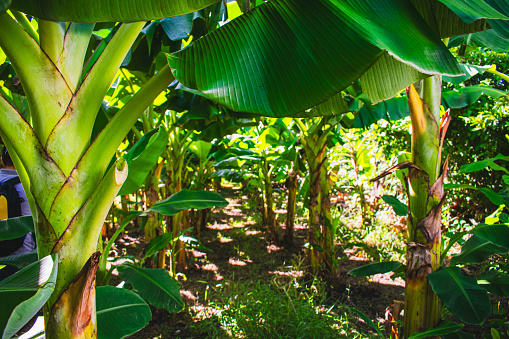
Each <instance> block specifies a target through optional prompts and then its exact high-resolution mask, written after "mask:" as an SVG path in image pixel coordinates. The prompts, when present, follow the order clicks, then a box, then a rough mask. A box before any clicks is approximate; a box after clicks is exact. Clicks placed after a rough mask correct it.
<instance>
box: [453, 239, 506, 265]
mask: <svg viewBox="0 0 509 339" xmlns="http://www.w3.org/2000/svg"><path fill="white" fill-rule="evenodd" d="M508 251H509V249H508V248H506V247H500V246H496V245H494V244H493V243H491V242H490V241H488V240H485V239H483V238H481V237H478V236H476V235H472V236H471V237H470V238H469V239H468V240H467V241H466V242H465V243H464V244H463V247H462V248H461V253H460V254H458V255H457V256H454V257H452V259H451V265H456V264H457V263H466V264H477V263H480V262H483V261H484V260H486V259H487V258H489V257H490V256H491V255H493V254H495V253H498V254H504V253H507V252H508Z"/></svg>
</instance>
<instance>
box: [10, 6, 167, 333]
mask: <svg viewBox="0 0 509 339" xmlns="http://www.w3.org/2000/svg"><path fill="white" fill-rule="evenodd" d="M19 14H20V15H23V14H21V13H19ZM26 23H28V24H29V22H28V20H27V21H26ZM38 23H39V28H38V35H35V33H33V32H32V35H31V34H29V33H28V32H27V30H25V29H23V28H22V27H21V26H20V25H19V24H18V23H17V22H16V21H15V20H14V19H13V18H12V17H11V16H10V15H9V14H7V13H3V14H0V32H2V34H0V47H1V48H2V50H3V51H4V53H5V54H6V55H7V57H8V60H9V61H10V62H11V65H12V66H13V68H14V70H15V71H16V75H17V77H18V78H19V80H20V82H21V84H22V85H23V90H24V93H25V96H26V98H27V100H28V103H29V107H30V113H31V123H29V122H28V121H26V120H25V119H24V118H23V116H22V114H21V113H20V112H19V111H18V109H17V108H16V106H15V105H13V104H12V103H11V102H10V101H9V99H7V98H6V97H4V96H3V95H2V94H0V111H1V112H2V114H0V137H1V138H2V140H3V142H4V143H5V145H6V147H7V149H8V150H9V153H10V154H11V156H12V158H13V162H14V165H15V167H16V169H17V171H18V174H19V176H20V179H21V182H22V184H23V187H24V189H25V192H26V193H27V199H28V202H29V204H30V209H31V211H32V215H33V218H34V224H35V231H36V234H37V250H38V255H39V258H42V257H44V256H47V255H49V254H56V253H58V273H57V279H56V283H55V288H54V292H53V294H52V295H51V296H50V298H49V299H48V301H47V303H46V305H45V306H44V319H45V332H46V338H48V339H52V338H58V339H65V338H96V337H97V327H96V310H95V286H94V285H95V283H94V280H95V273H96V270H97V266H98V262H99V257H100V254H99V253H96V249H97V244H98V239H99V236H100V235H101V230H102V226H103V224H104V220H105V218H106V216H107V214H108V211H109V210H110V207H111V205H112V202H113V200H114V199H115V197H116V196H117V193H118V191H119V189H120V187H121V186H122V184H123V182H124V181H125V179H126V177H127V172H128V166H127V163H126V161H125V160H124V159H119V160H117V162H116V164H115V165H114V166H111V167H109V164H110V163H111V160H112V157H113V156H114V155H115V152H116V150H117V148H118V145H120V143H121V142H122V140H123V139H124V138H125V136H126V134H127V133H128V131H129V130H130V129H131V127H132V126H133V125H134V123H135V122H136V121H137V119H138V117H139V116H140V114H141V113H142V112H143V110H144V109H145V108H146V107H147V106H148V105H149V104H150V103H151V102H152V101H153V100H154V99H155V97H156V96H157V95H158V94H159V93H161V92H162V91H163V90H165V89H166V88H167V86H168V84H169V83H171V81H172V80H173V79H174V78H173V76H172V74H171V71H170V69H169V67H163V69H161V70H160V71H159V72H158V73H157V74H156V75H155V76H154V77H152V78H151V79H150V80H149V82H148V83H147V86H144V87H142V88H140V89H139V91H138V92H137V93H136V94H135V95H134V96H133V97H132V98H131V99H130V100H129V101H128V102H127V103H126V104H125V105H124V106H123V107H122V108H121V109H120V110H119V111H118V112H117V113H116V114H115V116H114V117H113V118H111V120H110V121H109V122H108V123H107V124H106V126H105V127H104V128H103V129H102V131H101V132H100V133H99V134H98V135H97V136H96V137H95V139H93V140H91V134H92V130H93V127H94V124H95V120H96V115H97V112H98V111H99V108H100V106H101V104H102V101H103V98H104V96H105V94H106V92H107V91H108V89H109V88H110V85H111V83H112V81H113V79H114V78H115V75H116V73H117V70H118V69H119V67H120V65H121V64H122V61H123V60H124V58H125V55H126V54H127V53H128V52H129V49H130V47H131V46H132V44H133V43H134V42H135V40H136V38H137V36H138V34H139V32H140V31H141V29H142V28H143V27H144V25H145V23H144V22H135V23H127V24H119V28H118V30H117V32H116V33H115V35H114V36H113V37H112V39H111V40H110V41H109V43H108V44H107V45H106V47H105V48H104V49H103V50H101V51H100V52H98V53H99V54H100V55H99V56H98V58H97V60H96V62H95V63H94V64H93V65H91V66H90V68H89V69H88V71H87V72H84V71H83V69H84V66H85V64H84V58H85V55H86V53H87V50H88V46H89V42H90V39H91V36H92V31H93V28H94V24H88V23H69V24H67V25H65V24H64V23H60V22H50V21H45V20H39V21H38Z"/></svg>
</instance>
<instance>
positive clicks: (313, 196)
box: [302, 133, 335, 277]
mask: <svg viewBox="0 0 509 339" xmlns="http://www.w3.org/2000/svg"><path fill="white" fill-rule="evenodd" d="M302 141H303V142H302V144H303V147H304V150H305V152H306V159H307V162H308V168H309V206H308V209H309V218H308V227H309V229H308V244H309V248H308V249H307V265H308V273H309V274H310V275H312V276H316V275H318V274H319V273H325V272H326V273H327V274H328V275H329V276H330V277H334V276H335V269H334V264H333V262H334V258H333V255H334V239H332V234H331V232H330V225H332V219H331V213H330V207H331V203H330V184H329V176H328V172H327V170H328V160H327V137H326V133H323V134H322V135H318V134H317V133H315V134H311V135H308V136H305V137H304V138H303V139H302ZM322 266H323V267H322Z"/></svg>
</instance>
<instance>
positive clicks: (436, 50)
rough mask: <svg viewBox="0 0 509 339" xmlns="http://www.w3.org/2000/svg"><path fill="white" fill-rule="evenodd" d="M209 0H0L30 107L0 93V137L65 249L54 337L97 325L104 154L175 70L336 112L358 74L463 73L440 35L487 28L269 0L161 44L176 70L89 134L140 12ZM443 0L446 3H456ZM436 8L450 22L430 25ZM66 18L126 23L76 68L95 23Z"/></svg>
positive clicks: (263, 105)
mask: <svg viewBox="0 0 509 339" xmlns="http://www.w3.org/2000/svg"><path fill="white" fill-rule="evenodd" d="M214 2H216V0H193V1H172V2H163V1H158V0H147V1H140V0H127V1H122V3H121V4H120V3H118V2H117V1H112V0H93V1H89V2H87V4H86V5H84V4H81V3H78V2H60V1H56V0H46V1H44V2H38V1H32V0H14V1H12V3H11V1H2V2H1V3H0V13H3V14H0V32H1V33H0V48H2V49H3V51H4V52H5V54H6V55H7V57H8V59H9V61H10V62H11V63H12V64H13V66H14V69H15V71H16V73H17V75H18V77H19V79H20V81H21V84H22V85H23V88H24V90H25V93H26V94H27V97H28V102H29V105H30V111H31V115H32V124H29V123H28V122H27V121H25V120H24V119H23V118H22V117H21V115H20V114H19V112H18V111H17V110H16V109H15V108H14V107H13V106H12V105H11V103H10V102H9V101H8V100H7V99H5V98H4V97H3V96H2V97H0V109H1V110H2V112H3V114H1V115H0V135H1V136H2V138H3V140H4V142H5V143H6V145H7V147H8V149H9V150H10V151H11V153H13V154H17V155H18V157H17V158H16V157H15V159H14V161H15V165H16V167H17V168H18V171H19V173H20V177H21V180H22V183H23V186H24V187H25V191H27V192H29V194H28V195H29V197H28V199H29V202H30V205H31V208H32V211H33V213H34V216H35V221H36V231H37V236H38V239H37V241H38V245H39V247H38V248H39V255H40V256H44V255H46V254H49V253H57V252H58V253H59V255H60V256H59V261H60V267H61V269H60V270H59V273H58V277H57V282H56V287H55V293H54V294H53V295H52V296H51V298H50V299H49V301H48V304H47V305H46V307H45V318H46V327H47V336H48V337H49V338H51V337H58V338H66V337H71V338H72V337H80V336H89V337H94V336H95V334H94V333H96V332H95V311H94V298H93V296H94V293H93V291H94V289H93V277H94V273H95V268H94V267H95V263H96V261H97V257H96V256H92V253H93V252H94V250H95V244H96V240H97V237H98V235H99V231H100V227H101V224H102V222H103V220H104V216H105V215H106V213H107V211H108V209H109V206H110V205H111V201H112V200H113V198H114V196H115V195H116V194H117V191H118V189H119V187H120V186H121V184H122V182H123V179H124V178H125V176H126V174H127V167H126V166H125V162H124V161H123V160H119V161H118V162H117V163H116V165H115V166H113V167H112V168H111V169H109V170H108V171H107V169H108V164H109V162H110V159H111V156H112V154H114V152H115V149H116V147H117V146H118V144H119V143H120V142H121V140H122V139H123V138H124V136H125V134H126V133H127V131H128V130H129V129H130V128H131V126H132V125H133V124H134V122H135V121H136V120H137V119H138V117H139V116H140V114H141V113H142V112H143V110H144V109H145V108H146V107H147V106H148V105H149V104H150V102H152V101H153V99H154V96H155V95H157V94H158V93H160V92H161V91H162V90H164V89H165V88H166V87H167V85H168V84H169V83H170V82H171V81H172V80H173V76H175V77H176V78H177V79H178V80H179V81H180V82H181V83H182V84H184V85H185V86H186V87H189V88H192V89H195V90H199V91H201V92H202V93H204V94H205V95H206V96H208V97H209V98H211V99H213V100H215V101H217V102H219V103H221V104H222V105H224V106H225V107H227V108H229V109H232V110H235V111H249V112H254V113H258V114H263V115H269V116H284V115H291V114H297V113H301V114H303V115H307V114H308V112H307V111H306V110H308V109H309V108H310V107H314V106H317V105H318V106H317V109H316V110H315V112H317V113H315V114H339V113H341V112H344V111H346V110H347V108H346V105H345V104H344V101H343V100H342V95H341V94H340V92H341V90H343V89H344V88H345V87H347V86H349V85H350V84H351V83H352V82H353V81H354V80H356V79H358V78H359V77H360V76H361V75H364V76H365V77H366V84H368V83H370V80H373V79H374V80H375V81H371V83H370V84H371V85H372V87H371V91H372V92H373V93H376V94H377V95H378V97H380V98H383V97H387V96H390V95H391V94H393V93H394V91H396V90H400V89H401V88H404V87H406V86H408V85H409V84H410V83H412V82H414V81H415V80H416V79H418V78H422V75H421V74H422V73H425V74H448V75H456V74H460V73H461V71H460V69H459V68H458V66H457V63H456V61H455V60H454V58H453V57H452V55H451V54H450V53H449V52H448V51H447V48H446V47H445V46H444V45H443V44H442V42H441V41H440V38H443V37H447V36H448V35H457V34H463V33H468V32H471V31H475V30H481V29H485V28H486V24H485V22H484V21H482V20H481V21H479V24H477V23H474V24H465V23H464V22H463V21H461V20H460V19H459V18H458V17H457V16H456V15H454V14H453V13H452V12H451V11H450V10H448V9H447V8H446V7H445V6H444V5H443V4H442V3H441V2H435V1H431V2H419V1H415V5H414V4H413V3H411V2H407V1H396V0H392V1H386V2H382V3H380V2H379V1H375V0H362V1H361V0H351V1H330V0H313V1H309V0H297V1H290V0H274V1H270V2H268V3H266V4H264V5H261V6H257V7H256V8H255V9H254V10H252V11H251V12H250V13H248V15H241V16H240V17H239V18H237V19H236V20H234V21H232V22H231V23H230V24H228V25H225V26H223V27H222V28H221V29H220V30H216V31H215V32H213V33H211V34H209V35H207V36H206V37H205V38H204V39H200V40H197V41H195V42H194V43H193V45H192V46H191V47H189V48H186V49H184V50H182V51H181V52H178V53H174V54H171V55H169V56H168V62H169V66H170V67H171V71H170V68H169V67H163V68H162V69H161V70H160V71H159V72H157V73H156V74H155V75H154V76H153V77H152V78H151V79H150V80H149V81H148V82H147V83H146V84H145V86H143V87H142V88H141V89H140V90H139V91H138V92H137V93H136V95H134V96H133V98H131V99H130V100H129V102H128V103H127V104H126V105H125V106H124V107H123V108H122V109H121V110H120V111H119V112H118V113H117V114H116V115H115V117H114V118H113V119H112V120H111V121H110V122H109V123H108V125H107V126H106V127H105V128H104V129H103V130H102V131H101V132H100V133H99V134H98V136H97V137H96V138H95V139H94V140H91V138H90V135H91V130H92V127H93V125H94V121H95V116H96V113H97V111H98V108H99V106H100V103H101V101H102V98H103V97H104V94H105V93H106V91H107V89H108V88H109V86H110V83H111V81H112V79H113V78H114V76H115V74H116V71H117V69H118V67H119V65H120V64H121V63H122V60H123V59H124V56H125V54H127V52H128V50H129V48H130V46H131V45H132V44H133V42H134V40H135V38H136V36H137V35H138V33H139V31H140V30H141V29H142V28H143V26H144V21H145V20H150V19H156V18H163V17H168V16H173V15H178V14H184V13H188V12H192V11H194V10H196V9H198V8H202V7H204V6H207V5H209V4H211V3H214ZM443 2H444V3H447V4H448V3H449V1H445V0H443ZM450 2H451V5H450V6H451V8H453V9H455V10H457V8H458V6H460V5H461V3H465V1H463V2H457V1H454V2H453V1H450ZM458 3H460V5H458ZM7 8H10V9H11V10H19V11H22V12H25V13H27V14H29V15H33V16H35V17H38V18H40V20H39V32H38V33H36V32H35V31H34V30H33V29H31V28H30V27H29V24H28V21H27V20H25V19H26V18H25V19H23V17H22V15H18V14H17V15H18V17H19V19H18V20H17V22H16V20H14V19H12V17H11V16H10V15H9V14H6V13H4V11H5V9H7ZM85 8H86V9H87V11H84V10H83V9H85ZM373 8H376V10H373ZM471 8H472V7H468V8H467V7H465V9H464V11H465V12H467V10H468V12H467V15H466V18H467V19H469V20H472V18H474V19H475V18H477V17H475V16H474V14H476V12H481V10H482V17H490V18H495V19H507V16H505V15H504V14H503V13H501V14H500V15H498V16H497V15H494V14H498V13H499V12H497V10H495V9H493V8H492V7H490V6H489V5H487V4H486V3H485V2H484V1H481V0H476V8H477V9H478V10H476V11H472V9H471ZM436 11H440V14H441V15H440V16H439V17H441V18H444V22H445V21H448V22H447V24H444V25H442V22H440V23H439V25H437V23H436V17H437V16H436V15H434V14H435V13H434V12H436ZM473 12H474V13H473ZM63 21H69V22H92V23H93V22H102V21H108V22H117V21H118V22H124V21H125V22H130V23H128V24H121V25H120V27H119V28H118V31H117V32H116V33H115V35H114V36H113V37H112V39H111V40H110V42H109V43H108V45H107V46H106V48H105V49H104V51H102V53H101V51H100V50H98V51H96V53H97V54H100V56H99V57H98V58H97V61H95V63H93V65H92V66H91V68H90V70H88V69H85V71H84V68H83V67H82V66H83V64H84V62H83V57H84V55H85V53H86V50H87V47H88V43H89V40H90V36H91V34H92V30H93V24H86V23H84V24H77V23H72V24H67V25H65V24H61V23H59V22H63ZM451 22H452V23H454V24H453V25H451V24H450V23H451ZM430 25H431V28H430ZM22 26H23V27H22ZM24 28H26V29H24ZM289 37H291V38H289ZM324 42H327V43H324ZM389 55H391V56H394V57H395V59H392V58H390V57H389ZM396 60H398V61H396ZM400 61H403V63H404V64H401V63H400ZM409 66H411V67H412V68H414V69H416V70H418V71H420V72H421V73H419V74H415V72H414V73H411V75H410V76H405V77H403V78H402V79H399V78H398V79H397V80H398V81H396V82H394V83H392V82H391V86H383V90H380V88H377V84H379V83H377V82H376V79H377V77H376V76H373V74H375V73H377V74H384V73H385V72H386V71H385V70H386V69H401V68H405V67H406V68H408V67H409ZM368 69H371V70H373V71H372V73H371V74H368V73H369V72H368V73H366V72H367V71H368ZM417 73H418V72H417ZM398 74H399V73H398ZM387 77H390V78H391V79H394V77H391V74H388V75H387V76H386V77H384V83H385V84H386V83H387V81H386V79H387ZM380 79H381V78H380ZM386 89H389V91H386ZM331 97H332V99H330V98H331ZM328 99H330V100H328ZM327 100H328V101H327ZM326 101H327V102H326ZM85 225H86V227H85ZM78 253H79V255H78ZM89 258H91V261H90V264H89V265H85V263H86V262H87V260H88V259H89ZM80 272H81V273H80Z"/></svg>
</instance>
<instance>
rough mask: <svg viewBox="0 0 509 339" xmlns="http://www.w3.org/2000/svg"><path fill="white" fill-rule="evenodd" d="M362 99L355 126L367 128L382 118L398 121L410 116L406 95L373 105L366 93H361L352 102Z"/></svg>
mask: <svg viewBox="0 0 509 339" xmlns="http://www.w3.org/2000/svg"><path fill="white" fill-rule="evenodd" d="M356 101H360V105H359V108H357V109H356V110H358V113H357V114H356V116H355V120H354V122H353V125H352V127H353V128H366V127H369V126H370V125H371V124H375V123H377V122H378V121H379V120H381V119H385V120H387V121H396V120H400V119H403V118H405V117H408V116H410V111H409V110H408V100H407V98H406V97H395V98H392V99H389V100H385V101H382V102H379V103H378V104H376V105H372V104H371V101H370V100H369V99H368V98H367V96H366V94H364V93H363V94H361V95H359V96H358V97H357V98H355V99H354V101H353V102H352V103H353V104H355V103H356Z"/></svg>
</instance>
